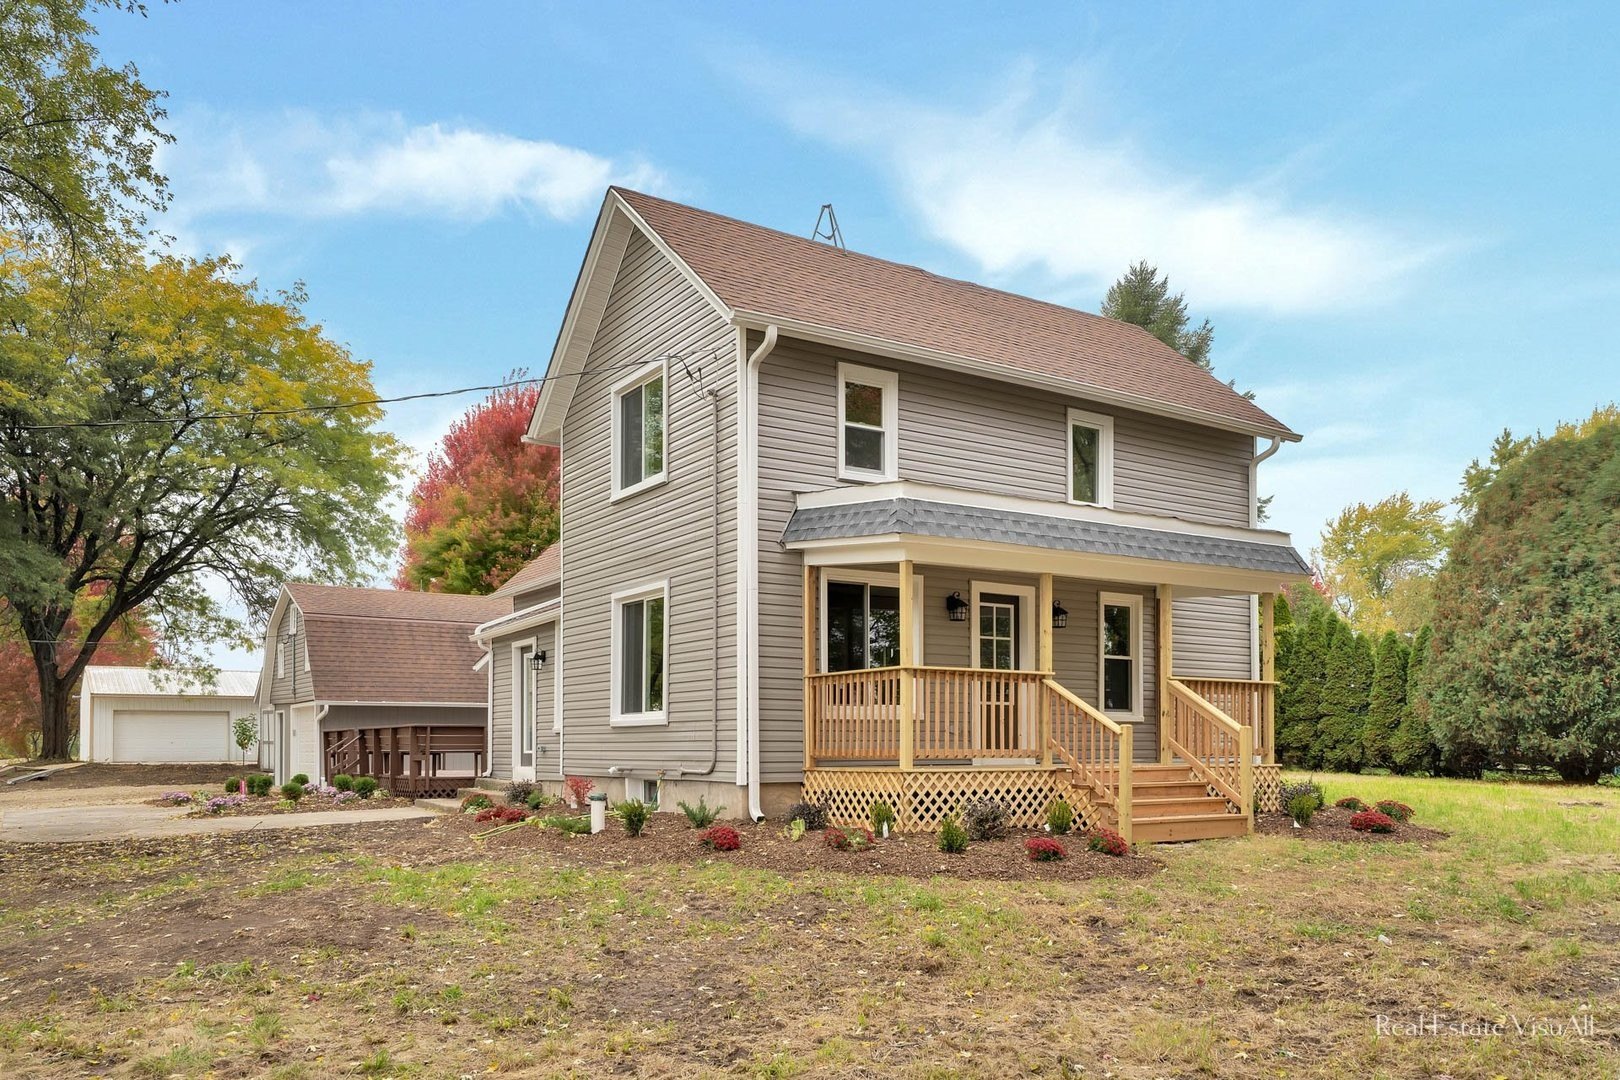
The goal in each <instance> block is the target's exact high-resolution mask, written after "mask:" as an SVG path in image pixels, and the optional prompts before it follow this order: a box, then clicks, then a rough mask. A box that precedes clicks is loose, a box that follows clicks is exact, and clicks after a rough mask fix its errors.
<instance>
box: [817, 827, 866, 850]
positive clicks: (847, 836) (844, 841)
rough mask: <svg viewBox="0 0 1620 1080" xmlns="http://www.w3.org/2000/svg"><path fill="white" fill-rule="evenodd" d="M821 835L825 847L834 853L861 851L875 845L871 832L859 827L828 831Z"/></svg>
mask: <svg viewBox="0 0 1620 1080" xmlns="http://www.w3.org/2000/svg"><path fill="white" fill-rule="evenodd" d="M823 835H824V836H825V837H826V841H827V846H828V847H830V848H832V849H833V850H834V851H862V850H864V849H866V848H869V847H871V846H872V845H873V844H875V843H877V837H875V836H873V835H872V830H871V829H865V828H862V827H860V826H859V825H857V826H855V827H854V828H849V829H836V828H834V829H828V830H827V831H826V832H825V833H824V834H823Z"/></svg>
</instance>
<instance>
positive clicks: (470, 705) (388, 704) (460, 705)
mask: <svg viewBox="0 0 1620 1080" xmlns="http://www.w3.org/2000/svg"><path fill="white" fill-rule="evenodd" d="M296 704H297V705H299V706H303V705H310V704H314V705H319V706H320V707H321V708H322V709H326V710H329V709H331V707H332V706H334V705H364V706H367V707H377V708H388V709H482V708H484V707H485V706H486V704H487V703H486V702H482V701H340V700H337V699H335V698H333V699H327V698H320V699H319V700H317V701H313V702H307V701H300V702H297V703H296ZM290 707H291V706H289V708H290ZM322 715H324V713H323V714H322ZM384 726H386V725H384Z"/></svg>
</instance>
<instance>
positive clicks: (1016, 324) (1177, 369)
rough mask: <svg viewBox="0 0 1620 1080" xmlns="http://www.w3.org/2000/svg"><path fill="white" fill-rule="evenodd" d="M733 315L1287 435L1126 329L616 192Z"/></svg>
mask: <svg viewBox="0 0 1620 1080" xmlns="http://www.w3.org/2000/svg"><path fill="white" fill-rule="evenodd" d="M614 190H615V191H616V192H617V193H618V194H619V196H620V197H622V198H623V199H624V201H625V202H626V203H627V204H628V205H629V206H630V208H631V209H632V210H634V211H635V212H636V213H637V214H638V215H640V217H641V218H642V220H643V221H645V222H646V223H647V225H648V226H649V227H650V228H651V229H652V230H653V231H654V232H655V233H657V234H658V236H659V237H660V238H661V239H662V240H663V241H664V242H665V243H666V244H668V245H669V247H670V249H671V250H673V251H674V252H675V254H676V255H678V256H679V257H680V258H681V259H682V261H684V262H685V263H686V264H687V265H688V266H690V267H691V268H692V271H693V272H694V273H696V274H697V275H698V277H700V278H702V279H703V282H704V283H705V284H706V285H708V287H709V288H710V289H711V290H712V291H713V292H714V294H715V295H716V296H718V297H719V298H720V300H721V302H722V303H724V304H725V305H726V306H728V307H730V308H731V309H732V310H733V311H745V312H751V313H756V314H760V315H767V316H774V317H776V318H778V319H791V320H796V321H800V322H804V323H809V324H813V325H815V326H818V327H825V328H827V329H831V330H837V331H843V332H846V333H853V334H860V335H864V336H867V337H872V338H877V339H880V340H883V341H887V342H890V343H893V344H895V345H900V346H904V347H909V348H916V349H923V350H928V351H932V352H939V353H946V354H949V355H951V356H953V357H962V358H965V359H968V360H973V361H977V362H979V363H981V364H986V365H989V366H991V367H996V368H1002V369H1005V370H1007V371H1009V372H1013V373H1020V372H1021V373H1029V374H1035V375H1040V376H1044V377H1048V378H1054V379H1058V380H1062V381H1064V382H1067V383H1071V384H1073V385H1075V387H1076V390H1077V393H1082V394H1083V392H1084V390H1085V389H1086V388H1090V389H1092V390H1094V391H1099V392H1102V393H1104V394H1106V395H1114V396H1118V397H1121V398H1125V399H1127V400H1138V401H1140V402H1142V403H1143V405H1144V406H1150V405H1158V406H1168V407H1170V408H1172V409H1174V410H1177V411H1191V412H1193V413H1197V414H1201V415H1204V416H1208V417H1209V418H1210V421H1211V422H1212V423H1228V424H1233V425H1236V426H1238V427H1239V428H1241V429H1242V430H1251V431H1254V432H1256V433H1259V434H1266V435H1281V436H1285V437H1288V438H1297V436H1295V435H1294V433H1293V432H1292V431H1291V430H1290V429H1289V428H1288V426H1287V425H1286V424H1284V423H1282V421H1280V420H1278V419H1276V418H1275V417H1273V416H1271V415H1270V414H1269V413H1267V412H1266V411H1265V410H1264V409H1262V408H1260V407H1259V406H1258V405H1256V404H1254V402H1252V401H1249V400H1248V399H1247V398H1245V397H1244V396H1243V395H1242V394H1239V393H1237V392H1236V391H1234V390H1233V389H1232V388H1231V387H1229V386H1227V385H1226V384H1225V383H1223V382H1221V381H1220V380H1219V379H1217V378H1215V377H1214V376H1213V375H1211V374H1210V373H1209V372H1207V371H1205V370H1204V369H1203V368H1201V367H1199V366H1198V365H1197V364H1194V363H1191V362H1190V361H1188V360H1187V359H1186V358H1184V357H1183V356H1181V354H1179V353H1177V352H1176V351H1175V350H1174V349H1171V348H1170V347H1169V346H1168V345H1165V344H1164V343H1163V342H1161V341H1160V340H1159V339H1158V338H1156V337H1154V336H1153V335H1152V334H1150V333H1148V332H1147V331H1146V330H1143V329H1142V328H1141V327H1138V326H1133V325H1131V324H1129V323H1122V322H1117V321H1115V320H1113V319H1105V318H1103V317H1102V316H1100V315H1092V314H1089V313H1087V312H1084V311H1076V310H1074V309H1073V308H1066V307H1060V306H1058V305H1056V304H1049V303H1046V302H1044V301H1041V300H1032V299H1030V298H1029V297H1025V296H1017V295H1015V294H1013V293H1007V292H1001V291H999V290H997V289H988V288H985V287H984V286H982V285H975V284H973V283H972V282H967V281H958V280H955V279H953V278H944V277H939V276H938V275H936V274H931V273H929V272H928V271H926V270H921V269H919V268H917V267H915V266H905V265H902V264H900V263H892V262H888V261H886V260H883V259H877V258H873V257H872V256H870V255H861V254H858V253H856V252H852V251H849V252H846V251H840V250H838V249H837V248H834V247H832V246H830V245H827V244H823V243H819V242H817V241H812V240H806V239H804V238H803V237H799V236H792V235H789V234H788V233H783V232H777V231H776V230H774V229H767V228H763V227H761V226H759V225H751V224H749V223H747V222H744V221H738V220H736V219H735V218H728V217H723V216H721V215H719V214H712V213H709V212H708V211H705V210H698V209H695V208H694V207H690V206H683V205H681V204H680V203H672V202H668V201H666V200H664V199H658V198H654V197H653V196H651V195H643V194H641V193H640V192H636V191H628V190H625V189H623V188H615V189H614Z"/></svg>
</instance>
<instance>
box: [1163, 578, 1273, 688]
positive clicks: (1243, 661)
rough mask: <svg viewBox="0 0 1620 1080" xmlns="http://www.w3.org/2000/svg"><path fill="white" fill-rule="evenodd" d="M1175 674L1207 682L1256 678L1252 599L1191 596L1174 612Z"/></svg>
mask: <svg viewBox="0 0 1620 1080" xmlns="http://www.w3.org/2000/svg"><path fill="white" fill-rule="evenodd" d="M1172 621H1173V624H1174V630H1173V637H1174V639H1175V643H1174V644H1175V669H1176V670H1175V674H1177V675H1185V676H1188V677H1199V676H1201V677H1203V678H1206V679H1252V678H1255V677H1256V675H1255V671H1254V653H1253V650H1252V644H1251V643H1252V638H1251V636H1250V635H1251V632H1252V627H1253V625H1254V598H1253V597H1252V596H1187V597H1182V598H1181V599H1179V600H1177V601H1175V607H1174V612H1173V620H1172Z"/></svg>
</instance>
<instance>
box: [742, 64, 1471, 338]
mask: <svg viewBox="0 0 1620 1080" xmlns="http://www.w3.org/2000/svg"><path fill="white" fill-rule="evenodd" d="M754 78H755V82H756V83H758V84H760V85H761V86H762V87H763V88H764V89H765V90H766V92H767V94H768V95H769V96H770V97H771V98H772V99H773V100H775V101H776V102H777V104H778V108H779V109H780V110H781V111H782V112H783V113H784V114H785V115H786V117H787V118H788V120H789V122H790V123H791V124H793V125H794V126H795V127H796V128H797V129H798V130H799V131H800V132H802V133H804V134H807V135H810V136H812V137H815V138H818V139H821V140H823V141H826V142H830V143H833V144H835V145H840V146H844V147H846V148H849V149H853V150H855V151H857V152H860V153H863V154H866V155H868V156H871V157H873V158H875V159H876V160H877V161H878V162H879V163H880V164H882V166H883V167H884V168H885V169H886V170H887V171H888V172H889V173H890V174H891V175H892V176H893V177H894V179H895V182H896V184H897V186H898V188H899V190H900V191H901V193H902V195H903V197H904V198H905V199H906V201H907V202H908V203H909V205H910V207H911V209H912V211H913V212H914V213H915V214H917V215H918V217H919V218H920V219H921V221H922V223H923V225H924V226H925V227H926V228H927V229H928V230H929V231H930V232H931V233H933V234H934V235H935V236H936V237H938V238H939V239H941V240H943V241H945V242H946V243H948V244H950V245H952V246H954V247H956V248H958V249H960V250H961V251H963V252H965V253H966V254H968V255H969V256H971V257H973V258H974V259H976V260H978V262H979V263H981V264H982V266H983V267H984V268H985V270H986V271H988V272H990V273H998V274H1007V273H1013V272H1018V271H1025V270H1035V271H1039V272H1044V273H1046V274H1049V275H1052V276H1053V277H1054V278H1057V279H1060V280H1059V281H1058V282H1057V285H1058V287H1070V288H1072V287H1073V285H1074V284H1075V283H1076V279H1078V280H1079V281H1080V282H1084V283H1086V284H1088V285H1090V286H1091V287H1093V289H1094V290H1097V291H1100V289H1101V287H1103V286H1105V285H1106V284H1107V283H1108V282H1111V281H1112V280H1113V279H1114V278H1116V277H1117V276H1118V275H1119V273H1120V271H1121V270H1123V269H1124V268H1125V267H1126V266H1127V265H1128V264H1130V263H1132V262H1134V261H1136V260H1137V259H1143V258H1145V259H1147V260H1149V261H1150V262H1152V263H1154V264H1155V265H1157V266H1159V267H1160V268H1161V269H1163V270H1165V271H1166V272H1168V273H1169V274H1170V276H1171V278H1172V281H1173V283H1174V285H1175V287H1176V288H1178V289H1185V290H1187V291H1188V293H1189V294H1190V295H1192V296H1195V297H1196V298H1197V302H1198V305H1199V307H1200V308H1201V309H1210V308H1224V309H1245V310H1254V311H1262V312H1270V313H1286V314H1294V313H1302V312H1312V311H1321V310H1328V309H1336V308H1345V307H1353V306H1359V305H1362V304H1367V303H1373V302H1377V301H1379V300H1382V299H1384V298H1386V297H1387V296H1389V295H1391V294H1392V293H1393V291H1394V289H1395V286H1396V285H1397V283H1398V282H1399V281H1400V280H1401V279H1402V278H1404V277H1406V276H1407V275H1409V274H1410V273H1412V271H1414V270H1416V269H1417V268H1419V267H1421V266H1424V265H1425V264H1427V263H1429V262H1431V261H1432V260H1434V259H1435V258H1436V257H1438V256H1439V255H1440V254H1442V253H1443V252H1444V251H1446V250H1447V247H1446V245H1443V244H1438V243H1432V242H1427V243H1426V242H1423V241H1420V240H1416V239H1414V238H1412V237H1408V236H1403V235H1401V234H1400V233H1399V232H1398V231H1396V230H1393V229H1391V228H1388V227H1386V226H1383V225H1380V224H1378V223H1375V222H1372V221H1369V220H1366V219H1364V218H1362V217H1358V216H1357V215H1355V214H1352V213H1350V212H1347V211H1342V210H1335V209H1332V208H1328V207H1320V206H1318V207H1312V206H1308V205H1304V204H1303V203H1302V202H1301V201H1299V200H1296V199H1293V198H1290V197H1289V196H1288V194H1287V193H1286V192H1284V191H1282V190H1280V186H1281V181H1280V180H1279V174H1277V173H1276V172H1275V170H1268V171H1267V172H1265V173H1257V174H1256V175H1255V177H1254V178H1253V180H1252V181H1251V182H1249V183H1236V184H1222V183H1216V182H1213V181H1210V180H1206V179H1202V178H1200V177H1199V176H1198V174H1197V172H1196V170H1195V169H1192V168H1190V167H1189V166H1188V164H1187V163H1185V162H1178V161H1176V160H1175V155H1174V148H1173V147H1166V148H1163V149H1162V150H1159V151H1157V152H1153V153H1149V152H1148V151H1146V150H1144V149H1142V148H1141V147H1139V146H1137V145H1135V144H1134V143H1133V142H1132V141H1131V140H1129V139H1124V138H1109V137H1106V136H1104V135H1102V134H1099V133H1098V132H1097V131H1096V130H1094V125H1092V126H1088V123H1089V122H1090V121H1091V120H1092V118H1095V117H1098V116H1099V115H1100V114H1101V113H1102V112H1103V111H1104V110H1102V109H1101V108H1100V107H1099V104H1098V103H1097V102H1095V101H1092V100H1089V99H1092V98H1096V97H1098V96H1099V95H1097V94H1096V93H1095V92H1094V91H1088V90H1085V89H1080V90H1072V91H1071V92H1068V93H1066V94H1064V95H1062V100H1060V101H1059V102H1058V103H1057V104H1055V105H1050V106H1042V105H1041V104H1040V103H1039V102H1037V101H1036V100H1035V95H1034V94H1033V93H1031V92H1029V91H1028V90H1027V89H1026V88H1024V87H1023V85H1022V83H1023V82H1024V80H1022V79H1017V80H1015V85H1014V86H1013V87H1012V89H1010V90H1008V91H1007V92H1006V93H1005V94H1004V95H1003V97H1002V99H1001V100H1000V101H998V102H996V103H994V104H993V105H991V106H990V107H988V108H984V109H981V110H977V111H974V110H953V109H950V108H946V107H944V106H935V105H921V104H917V103H914V102H908V101H905V100H900V99H896V98H894V97H892V96H888V95H886V94H884V93H882V92H880V91H874V90H873V89H872V88H870V87H862V88H859V89H858V90H830V91H827V92H818V91H816V90H811V91H809V92H808V93H806V92H805V90H804V87H805V86H807V85H810V86H814V85H815V84H816V80H810V79H805V78H802V77H794V78H792V79H791V81H790V82H785V81H781V77H780V76H779V75H777V74H775V73H774V72H773V73H768V74H767V73H758V74H756V75H755V77H754ZM821 85H822V86H823V87H825V85H826V84H825V81H824V80H823V81H821ZM1080 98H1087V99H1088V100H1086V101H1080V100H1078V99H1080ZM1082 106H1084V107H1085V109H1086V112H1085V116H1086V119H1084V120H1083V119H1082Z"/></svg>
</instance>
